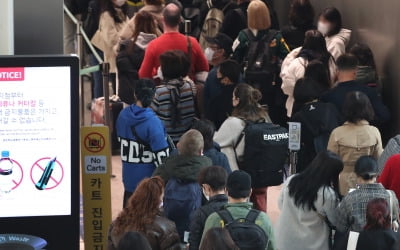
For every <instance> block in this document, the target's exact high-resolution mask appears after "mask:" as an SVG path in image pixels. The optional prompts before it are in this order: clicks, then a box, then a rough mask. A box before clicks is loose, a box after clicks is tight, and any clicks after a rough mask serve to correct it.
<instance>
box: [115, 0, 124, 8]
mask: <svg viewBox="0 0 400 250" xmlns="http://www.w3.org/2000/svg"><path fill="white" fill-rule="evenodd" d="M113 2H114V4H115V5H117V6H118V7H122V5H124V4H125V3H126V0H113Z"/></svg>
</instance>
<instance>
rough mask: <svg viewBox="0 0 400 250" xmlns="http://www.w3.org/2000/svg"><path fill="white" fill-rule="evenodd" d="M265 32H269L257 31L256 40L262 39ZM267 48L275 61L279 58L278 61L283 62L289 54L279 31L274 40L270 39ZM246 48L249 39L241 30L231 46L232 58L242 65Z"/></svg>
mask: <svg viewBox="0 0 400 250" xmlns="http://www.w3.org/2000/svg"><path fill="white" fill-rule="evenodd" d="M267 32H269V30H259V31H258V33H257V36H256V38H257V40H260V39H261V38H263V37H264V35H265V34H267ZM269 47H270V53H271V56H272V57H276V58H277V59H278V58H279V59H280V60H284V59H285V57H286V56H287V54H289V52H290V49H289V46H288V45H287V44H286V42H285V39H284V38H283V36H282V34H281V32H280V31H278V32H277V33H276V35H275V37H274V39H272V41H271V43H270V44H269ZM248 48H249V38H248V37H247V35H246V33H245V32H244V31H243V30H242V31H240V33H239V35H238V38H237V39H236V41H235V42H234V44H233V58H234V59H235V60H237V61H238V62H239V63H243V61H244V59H245V56H246V54H247V50H248Z"/></svg>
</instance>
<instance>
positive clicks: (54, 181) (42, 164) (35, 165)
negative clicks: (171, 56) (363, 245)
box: [31, 157, 64, 190]
mask: <svg viewBox="0 0 400 250" xmlns="http://www.w3.org/2000/svg"><path fill="white" fill-rule="evenodd" d="M52 159H53V158H51V157H44V158H41V159H39V160H37V161H36V162H35V163H33V165H32V168H31V180H32V182H33V184H35V185H36V182H37V181H39V179H38V180H34V178H33V170H36V169H38V171H39V170H40V171H41V172H44V170H45V168H46V166H47V164H48V163H49V161H51V160H52ZM55 163H56V165H55V169H56V168H57V169H61V177H60V178H57V179H56V178H55V177H53V176H50V180H51V182H50V180H49V183H52V184H51V185H47V186H46V189H45V190H49V189H53V188H56V187H57V186H58V185H60V184H61V182H62V180H63V179H64V168H63V166H62V165H61V163H60V162H59V161H58V160H56V161H55ZM58 179H59V180H58Z"/></svg>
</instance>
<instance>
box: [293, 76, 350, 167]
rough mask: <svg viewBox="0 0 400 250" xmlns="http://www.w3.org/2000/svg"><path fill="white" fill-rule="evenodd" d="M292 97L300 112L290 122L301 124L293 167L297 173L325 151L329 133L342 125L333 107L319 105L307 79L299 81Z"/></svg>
mask: <svg viewBox="0 0 400 250" xmlns="http://www.w3.org/2000/svg"><path fill="white" fill-rule="evenodd" d="M293 93H294V99H295V103H297V104H298V106H299V111H298V112H296V113H294V115H293V116H292V117H291V121H292V122H299V123H301V148H300V150H299V152H298V154H297V156H298V159H297V164H296V172H297V173H300V172H302V171H303V170H305V169H306V168H307V167H308V166H309V164H310V163H311V162H312V161H313V160H314V158H315V156H316V155H317V154H318V153H319V152H322V151H326V148H327V146H328V141H329V136H330V134H331V132H332V130H334V129H335V128H337V127H339V126H340V125H341V124H342V123H343V122H342V117H341V115H340V113H339V111H338V110H337V109H336V107H335V106H334V105H333V104H330V103H323V102H321V101H319V91H318V83H317V82H316V81H314V80H312V79H310V78H304V79H303V78H302V79H300V80H298V81H297V83H296V85H295V87H294V91H293Z"/></svg>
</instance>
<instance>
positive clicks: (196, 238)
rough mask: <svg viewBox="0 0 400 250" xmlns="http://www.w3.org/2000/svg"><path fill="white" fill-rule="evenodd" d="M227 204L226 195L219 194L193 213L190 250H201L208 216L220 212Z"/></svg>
mask: <svg viewBox="0 0 400 250" xmlns="http://www.w3.org/2000/svg"><path fill="white" fill-rule="evenodd" d="M227 203H228V197H227V196H226V195H223V194H219V195H216V196H213V197H211V198H210V201H209V202H208V203H207V204H206V205H204V206H202V207H201V208H199V209H197V210H196V211H195V212H194V213H193V215H192V220H191V223H190V238H189V244H190V247H189V249H190V250H198V249H199V246H200V242H201V237H202V236H203V230H204V225H205V224H206V221H207V218H208V216H210V214H212V213H214V212H216V211H218V210H220V209H221V208H222V207H223V206H224V205H225V204H227Z"/></svg>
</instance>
